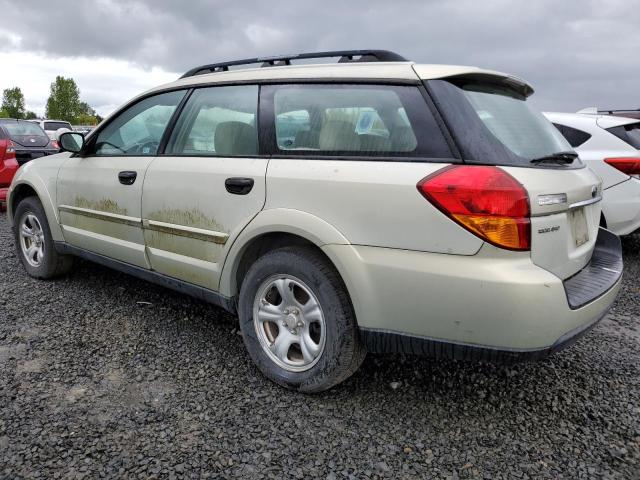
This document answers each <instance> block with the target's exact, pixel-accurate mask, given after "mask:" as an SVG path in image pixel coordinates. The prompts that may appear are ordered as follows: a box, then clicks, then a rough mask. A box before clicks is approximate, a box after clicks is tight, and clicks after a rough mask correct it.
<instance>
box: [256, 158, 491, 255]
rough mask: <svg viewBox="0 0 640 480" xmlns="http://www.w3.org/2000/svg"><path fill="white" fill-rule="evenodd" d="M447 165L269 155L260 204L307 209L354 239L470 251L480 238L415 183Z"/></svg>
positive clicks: (392, 245) (439, 250)
mask: <svg viewBox="0 0 640 480" xmlns="http://www.w3.org/2000/svg"><path fill="white" fill-rule="evenodd" d="M447 165H448V164H447V163H424V162H392V161H351V160H346V161H342V160H294V159H288V158H284V159H282V158H274V159H272V160H271V161H270V162H269V167H268V170H267V202H266V205H265V209H266V210H268V209H274V208H289V209H296V210H300V211H303V212H307V213H310V214H312V215H313V216H315V217H318V218H320V219H322V220H323V221H325V222H327V223H328V224H330V225H332V226H333V227H334V228H335V229H336V230H337V231H339V232H340V233H341V234H342V235H343V236H344V237H345V238H346V239H347V240H348V242H349V243H352V244H356V245H370V246H378V247H388V248H400V249H406V250H417V251H426V252H435V253H448V254H457V255H474V254H475V253H477V252H478V250H479V249H480V247H481V246H482V243H483V242H482V240H480V239H479V238H478V237H476V236H474V235H472V234H471V233H469V232H467V231H466V230H465V229H463V228H462V227H460V226H459V225H457V224H456V223H454V222H453V221H451V220H450V219H449V218H448V217H446V216H445V215H444V214H443V213H441V212H440V211H439V210H437V209H436V208H435V207H433V206H432V205H431V204H430V203H429V202H428V201H427V200H426V199H425V198H424V197H423V196H422V195H421V194H420V193H419V192H418V189H417V187H416V185H417V183H418V182H419V181H420V180H421V179H422V178H424V177H425V176H427V175H429V174H431V173H433V172H435V171H437V170H439V169H441V168H444V167H445V166H447Z"/></svg>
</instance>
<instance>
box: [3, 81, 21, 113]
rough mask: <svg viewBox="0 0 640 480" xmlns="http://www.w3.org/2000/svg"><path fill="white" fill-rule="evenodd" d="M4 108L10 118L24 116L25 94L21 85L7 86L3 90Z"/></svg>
mask: <svg viewBox="0 0 640 480" xmlns="http://www.w3.org/2000/svg"><path fill="white" fill-rule="evenodd" d="M2 110H4V112H5V113H6V114H7V115H8V116H9V117H10V118H24V95H23V94H22V90H20V87H13V88H7V89H5V90H4V91H3V92H2Z"/></svg>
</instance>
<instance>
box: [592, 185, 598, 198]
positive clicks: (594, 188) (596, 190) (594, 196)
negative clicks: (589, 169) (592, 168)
mask: <svg viewBox="0 0 640 480" xmlns="http://www.w3.org/2000/svg"><path fill="white" fill-rule="evenodd" d="M597 194H598V186H597V185H594V186H593V187H591V198H596V195H597Z"/></svg>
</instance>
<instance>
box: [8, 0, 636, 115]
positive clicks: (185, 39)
mask: <svg viewBox="0 0 640 480" xmlns="http://www.w3.org/2000/svg"><path fill="white" fill-rule="evenodd" d="M638 7H639V5H638V3H636V2H635V1H631V0H606V1H605V0H562V1H559V0H526V1H522V0H391V1H390V0H385V1H377V0H367V1H360V0H351V1H349V2H347V1H334V0H322V1H309V2H305V1H304V0H296V1H278V0H270V1H262V2H261V1H258V0H248V1H245V0H216V1H214V0H210V1H207V0H189V1H179V0H125V1H118V0H95V1H74V0H57V1H56V2H51V1H49V0H20V1H18V0H0V12H1V18H2V22H0V89H4V88H7V87H12V86H19V87H21V88H22V91H23V92H24V94H25V97H26V102H27V106H28V108H29V109H32V110H34V111H36V113H38V114H44V105H45V103H46V99H47V97H48V94H49V85H50V83H51V82H52V81H53V80H54V78H55V76H56V75H64V76H66V77H69V76H70V77H73V78H74V79H75V80H76V82H77V83H78V86H79V87H80V91H81V95H82V98H83V100H85V101H87V102H88V103H89V104H90V105H92V106H93V107H94V108H95V109H96V110H97V111H98V112H99V113H100V114H103V115H104V114H107V113H109V112H111V111H112V110H113V109H115V108H116V107H117V106H118V105H120V104H121V103H123V102H125V101H126V100H127V99H128V98H130V97H132V96H133V95H135V94H137V93H139V92H141V91H143V90H145V89H147V88H149V87H152V86H154V85H157V84H160V83H164V82H167V81H171V80H172V79H175V78H176V77H178V76H179V75H180V74H182V73H183V72H184V71H186V70H188V69H189V68H191V67H192V66H194V65H197V64H203V63H210V62H215V61H224V60H230V59H236V58H247V57H255V56H262V55H276V54H282V53H293V52H302V51H314V50H329V49H360V48H383V49H389V50H394V51H397V52H398V53H401V54H402V55H404V56H405V57H407V58H410V59H412V60H415V61H416V62H422V63H450V64H466V65H476V66H480V67H486V68H492V69H496V70H502V71H506V72H509V73H513V74H516V75H518V76H521V77H523V78H525V79H527V80H528V81H530V82H531V83H532V84H533V86H534V87H535V89H536V95H535V96H534V99H535V104H536V106H538V107H539V108H540V109H545V110H558V111H576V110H578V109H580V108H583V107H588V106H599V107H611V108H640V62H639V56H640V8H638Z"/></svg>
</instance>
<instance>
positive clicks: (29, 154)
mask: <svg viewBox="0 0 640 480" xmlns="http://www.w3.org/2000/svg"><path fill="white" fill-rule="evenodd" d="M56 153H58V150H52V149H44V148H33V149H29V148H25V149H16V160H17V162H18V164H19V165H24V164H25V163H27V162H30V161H31V160H35V159H36V158H41V157H46V156H48V155H54V154H56Z"/></svg>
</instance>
